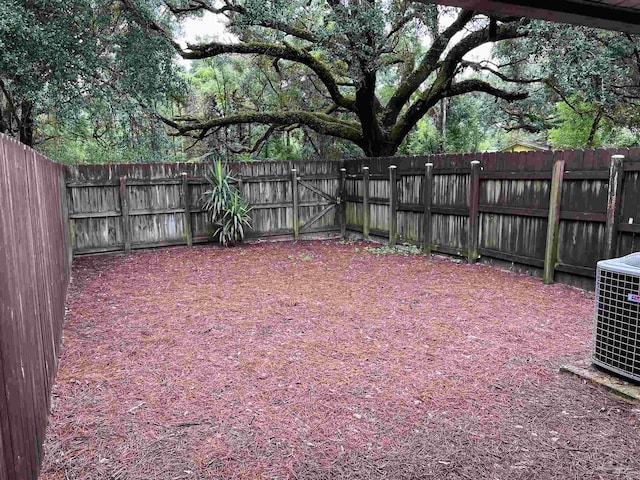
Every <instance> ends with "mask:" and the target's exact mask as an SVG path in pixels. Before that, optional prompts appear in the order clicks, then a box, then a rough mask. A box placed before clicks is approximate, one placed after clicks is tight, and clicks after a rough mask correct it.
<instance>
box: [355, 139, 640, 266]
mask: <svg viewBox="0 0 640 480" xmlns="http://www.w3.org/2000/svg"><path fill="white" fill-rule="evenodd" d="M614 154H621V155H624V156H625V160H624V162H623V168H622V177H621V187H620V195H619V198H618V200H617V202H618V204H619V205H620V206H619V208H618V209H617V214H616V218H617V219H618V220H617V221H616V222H615V223H616V225H615V226H616V230H617V233H616V235H615V239H614V248H613V250H614V251H615V253H614V254H615V255H623V254H626V253H629V252H632V251H636V250H638V249H639V248H640V238H639V237H640V202H639V201H638V198H639V194H640V149H632V150H627V149H619V150H611V149H608V150H607V149H601V150H585V151H556V152H551V151H549V152H527V153H487V154H475V155H448V156H447V155H432V156H426V157H397V158H376V159H352V160H347V161H346V162H345V166H346V168H347V172H348V173H349V175H350V176H351V178H352V179H353V180H352V184H351V185H350V186H349V212H351V213H350V214H349V216H348V220H349V222H348V223H349V228H350V229H351V230H352V231H354V232H361V231H363V221H364V215H363V214H362V209H363V193H362V188H363V184H364V176H363V175H362V173H363V167H368V168H369V172H370V177H371V180H370V182H369V183H370V191H369V195H370V198H369V199H368V203H369V204H370V210H371V221H370V222H371V232H372V234H374V235H376V236H378V237H383V238H384V237H387V238H388V235H389V233H388V231H389V225H388V218H389V205H390V203H391V202H390V200H389V194H390V192H389V180H388V175H387V170H388V168H389V166H390V165H396V166H397V177H398V181H397V183H398V199H397V200H398V214H397V218H398V233H399V237H400V238H399V241H400V242H406V243H410V244H424V243H425V242H427V243H428V244H429V245H430V246H431V249H433V250H434V251H436V252H437V251H440V252H443V253H449V254H456V255H461V256H466V255H467V253H468V252H467V249H468V247H469V245H468V243H469V238H468V233H469V225H470V223H469V215H470V214H471V215H475V214H474V213H473V212H470V208H469V207H470V187H471V185H470V181H469V180H470V171H471V169H470V166H471V161H473V160H479V161H480V162H481V167H482V171H481V172H480V179H479V198H478V206H477V209H478V211H479V214H478V228H477V235H478V238H477V239H475V237H474V238H472V240H477V245H478V253H479V254H480V255H481V256H483V257H485V258H486V257H489V258H495V259H498V260H503V261H508V262H514V263H519V264H523V265H526V266H531V267H536V268H540V269H541V268H542V267H543V266H544V262H545V252H546V250H547V248H546V246H547V237H548V226H549V224H548V218H549V211H550V210H549V209H550V206H551V205H550V198H551V183H552V182H551V180H552V171H553V166H554V163H555V162H556V159H559V158H562V159H563V161H564V169H563V172H562V182H560V183H559V185H560V187H561V191H560V192H559V193H558V195H557V198H558V202H559V211H558V216H557V231H555V233H554V237H553V238H557V250H555V249H553V248H552V249H551V250H550V251H549V252H550V256H548V259H547V261H548V262H551V263H552V264H553V265H550V272H551V273H550V275H552V274H553V272H554V271H558V272H564V273H570V274H572V275H578V276H586V277H589V278H593V277H594V275H595V264H596V262H597V261H598V260H600V259H602V258H604V257H605V256H606V255H607V252H606V251H605V248H604V243H605V232H606V224H605V223H606V220H607V203H608V194H609V183H610V181H609V165H610V162H611V156H612V155H614ZM426 163H432V164H433V173H432V176H433V181H432V185H431V193H432V198H431V202H430V205H426V206H425V200H424V194H422V193H421V192H422V191H423V190H424V188H423V186H422V179H423V178H424V176H425V171H426V170H425V164H426ZM425 207H426V208H425ZM420 212H423V213H422V214H421V213H420ZM424 212H426V213H424ZM425 216H428V217H429V218H430V219H431V221H430V225H428V226H427V225H425V223H424V218H425ZM472 226H473V225H472ZM474 229H475V227H474ZM425 232H428V233H427V234H428V235H429V237H430V238H425ZM472 234H474V235H475V233H474V232H472ZM474 243H475V242H474ZM472 247H473V245H472ZM425 250H427V251H428V250H429V249H428V248H425Z"/></svg>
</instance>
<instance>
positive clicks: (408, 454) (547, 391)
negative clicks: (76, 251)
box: [41, 241, 640, 480]
mask: <svg viewBox="0 0 640 480" xmlns="http://www.w3.org/2000/svg"><path fill="white" fill-rule="evenodd" d="M367 248H377V247H376V246H375V245H373V244H367V243H363V242H357V243H356V244H341V243H338V242H333V241H314V242H295V243H293V242H286V243H255V244H247V245H243V246H240V247H235V248H228V249H224V248H220V247H216V246H198V247H193V248H182V247H178V248H171V249H163V250H148V251H141V252H135V253H134V254H132V255H129V256H93V257H81V258H77V259H76V260H75V261H74V267H73V268H74V270H73V277H74V280H73V284H72V287H71V292H70V296H69V302H68V308H69V313H68V316H67V322H66V325H65V331H64V347H63V353H62V357H61V361H60V369H59V371H58V377H57V383H56V385H55V387H54V392H53V400H54V401H53V408H52V410H53V411H52V415H51V417H50V421H49V427H48V432H47V439H46V443H45V458H44V464H43V468H42V474H41V478H42V479H44V480H49V479H76V478H77V479H80V478H83V479H99V478H100V479H102V478H113V479H205V478H238V479H249V478H265V479H266V478H274V479H275V478H278V479H285V478H313V479H315V478H357V479H360V478H362V479H365V478H418V477H427V478H456V479H457V478H460V479H469V478H471V479H477V478H492V479H511V478H536V479H543V478H558V479H561V478H562V479H565V478H606V479H608V478H625V479H633V478H640V465H639V462H640V460H639V459H638V457H637V455H636V454H637V452H638V451H640V437H639V435H638V434H639V432H638V426H639V422H638V413H639V411H638V410H637V407H633V406H629V405H627V404H624V403H621V402H620V401H618V400H616V399H615V398H613V397H612V396H611V395H609V394H607V393H606V392H604V391H602V390H600V389H596V388H593V387H592V386H590V385H589V384H586V383H584V382H580V381H579V380H577V379H575V378H572V377H569V376H566V375H563V374H560V373H559V372H558V367H559V366H560V364H562V363H566V362H570V361H575V360H578V359H584V358H585V357H586V356H587V355H588V353H589V351H590V348H591V331H592V313H593V293H592V292H585V291H582V290H579V289H576V288H571V287H568V286H563V285H543V284H542V283H541V281H540V280H539V279H536V278H532V277H528V276H525V275H521V274H516V273H512V272H508V271H504V270H499V269H496V268H493V267H489V266H486V265H467V264H464V263H454V262H452V261H451V260H450V259H449V258H447V257H439V256H431V257H426V256H422V255H408V256H405V255H394V254H392V253H388V252H385V253H384V254H382V253H381V252H380V251H378V250H375V252H376V253H372V252H367V251H366V249H367Z"/></svg>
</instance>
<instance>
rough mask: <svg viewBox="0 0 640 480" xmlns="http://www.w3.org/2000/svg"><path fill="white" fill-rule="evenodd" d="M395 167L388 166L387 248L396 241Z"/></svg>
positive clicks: (392, 245)
mask: <svg viewBox="0 0 640 480" xmlns="http://www.w3.org/2000/svg"><path fill="white" fill-rule="evenodd" d="M397 173H398V172H397V167H396V166H395V165H389V246H391V247H395V246H396V242H397V241H398V238H397V237H398V182H397Z"/></svg>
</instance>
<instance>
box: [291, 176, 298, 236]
mask: <svg viewBox="0 0 640 480" xmlns="http://www.w3.org/2000/svg"><path fill="white" fill-rule="evenodd" d="M291 194H292V197H293V239H294V240H298V239H299V238H300V227H299V225H298V213H299V212H298V210H299V206H298V171H297V170H296V169H295V168H292V169H291Z"/></svg>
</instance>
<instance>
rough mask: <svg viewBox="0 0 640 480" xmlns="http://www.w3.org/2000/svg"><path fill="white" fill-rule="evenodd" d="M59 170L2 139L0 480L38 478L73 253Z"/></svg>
mask: <svg viewBox="0 0 640 480" xmlns="http://www.w3.org/2000/svg"><path fill="white" fill-rule="evenodd" d="M63 192H64V169H63V167H62V166H61V165H58V164H55V163H53V162H51V161H50V160H48V159H46V158H45V157H43V156H42V155H40V154H38V153H36V152H35V151H34V150H31V149H30V148H27V147H24V146H23V145H22V144H19V143H18V142H16V141H14V140H12V139H9V138H7V137H5V136H3V135H0V480H22V479H33V478H36V477H37V475H38V470H39V466H40V465H39V464H40V458H41V452H40V449H41V445H42V442H43V440H44V436H45V427H46V421H47V415H48V412H49V406H50V405H49V401H50V400H49V399H50V393H51V387H52V385H53V381H54V378H55V373H56V368H57V364H58V353H59V347H60V339H61V335H62V324H63V319H64V305H65V296H66V292H67V286H68V283H69V272H70V265H71V252H70V250H69V248H68V246H69V245H70V243H69V238H68V230H67V228H68V223H67V220H66V218H65V216H64V205H63V204H62V203H61V202H62V200H61V199H63V198H64V195H62V193H63Z"/></svg>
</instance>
